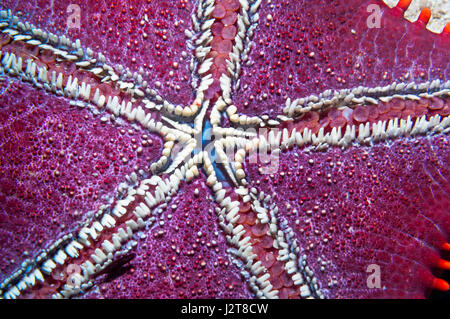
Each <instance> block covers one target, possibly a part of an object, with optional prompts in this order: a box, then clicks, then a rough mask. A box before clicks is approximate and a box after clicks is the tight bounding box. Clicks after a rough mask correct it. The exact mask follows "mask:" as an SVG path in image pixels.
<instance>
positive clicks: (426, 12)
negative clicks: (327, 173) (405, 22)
mask: <svg viewBox="0 0 450 319" xmlns="http://www.w3.org/2000/svg"><path fill="white" fill-rule="evenodd" d="M430 18H431V10H430V8H423V9H422V11H421V12H420V15H419V18H418V19H417V21H416V23H421V24H423V25H424V26H426V25H427V24H428V21H430Z"/></svg>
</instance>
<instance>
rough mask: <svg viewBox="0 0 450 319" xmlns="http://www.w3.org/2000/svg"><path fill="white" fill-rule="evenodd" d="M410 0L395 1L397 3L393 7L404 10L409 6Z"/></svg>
mask: <svg viewBox="0 0 450 319" xmlns="http://www.w3.org/2000/svg"><path fill="white" fill-rule="evenodd" d="M411 1H412V0H400V1H399V2H398V3H397V5H396V6H395V8H398V9H400V10H402V11H406V10H407V9H408V8H409V6H410V4H411Z"/></svg>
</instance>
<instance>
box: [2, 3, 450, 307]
mask: <svg viewBox="0 0 450 319" xmlns="http://www.w3.org/2000/svg"><path fill="white" fill-rule="evenodd" d="M373 2H374V1H369V0H351V1H348V0H336V1H333V4H332V5H330V4H329V1H325V0H317V1H306V0H304V1H301V0H299V1H288V2H287V1H278V0H274V1H271V4H270V5H269V4H267V3H266V2H265V1H263V3H262V4H261V7H260V8H259V17H260V21H259V23H258V26H257V27H256V29H255V31H254V36H253V38H252V40H251V42H252V49H251V50H250V52H249V56H248V61H249V63H247V64H245V63H243V64H242V70H241V74H240V86H239V88H238V89H236V90H234V91H233V92H232V100H233V104H234V105H236V108H237V113H239V114H245V115H247V116H262V115H267V116H269V117H270V118H275V117H276V116H277V115H280V114H282V113H283V109H284V107H285V104H286V99H287V98H288V97H289V98H290V99H292V100H295V99H297V98H302V97H305V96H309V95H312V94H315V95H318V94H320V93H321V92H323V91H325V90H328V89H330V90H341V89H346V88H355V87H358V86H364V87H382V86H385V85H389V84H391V83H392V82H394V81H398V82H409V81H415V82H417V83H419V82H426V81H432V80H436V79H439V80H441V82H445V81H447V80H449V75H450V74H449V72H450V68H449V64H448V56H449V53H450V40H449V35H448V34H444V33H443V34H434V33H431V32H430V31H428V30H426V29H425V28H424V26H423V25H421V24H420V22H419V23H415V24H412V23H410V22H408V21H406V20H405V19H403V17H402V16H401V14H400V13H401V11H400V10H398V9H389V8H388V7H387V6H386V5H384V4H383V3H382V2H381V1H379V2H377V3H378V4H379V6H380V9H381V11H380V13H381V17H382V18H381V27H380V28H368V27H367V19H368V17H369V15H370V12H368V11H367V7H368V5H369V4H372V3H373ZM52 3H53V5H52V6H51V5H50V4H48V1H38V2H37V5H36V6H35V5H34V3H33V2H30V1H22V0H14V1H12V0H4V1H2V3H1V4H0V9H2V10H3V9H11V11H12V12H13V14H15V15H18V16H19V17H20V18H21V19H23V20H26V21H28V22H30V23H32V24H34V25H35V26H37V27H39V28H41V29H43V30H46V31H48V32H53V33H55V34H57V35H63V34H65V35H66V36H67V37H69V38H71V39H80V41H81V43H82V47H83V48H87V47H89V48H91V49H92V50H93V51H95V52H102V53H103V54H104V55H105V56H106V61H107V62H108V63H109V64H110V65H112V66H113V67H115V66H117V65H119V64H120V65H123V66H125V67H127V68H129V70H130V72H131V73H134V72H139V71H140V69H142V70H143V72H142V73H141V74H142V80H144V81H147V83H148V87H151V88H153V87H155V88H157V90H158V94H160V95H161V96H162V97H164V99H167V100H168V101H170V102H172V103H174V104H175V105H178V104H181V105H190V104H191V103H192V102H193V101H194V99H195V91H194V90H193V89H192V87H191V81H192V80H193V76H192V75H191V73H192V72H191V71H190V69H189V61H190V58H191V56H192V55H193V50H192V48H191V47H189V46H188V42H187V41H186V36H185V30H191V29H192V21H191V14H195V12H196V10H197V5H198V3H197V2H193V1H168V0H158V1H145V2H144V1H142V2H141V1H106V0H103V1H90V0H83V1H79V3H78V5H79V7H80V9H81V12H82V14H81V20H80V23H81V24H80V28H79V29H68V28H67V23H66V21H67V18H68V15H69V14H68V13H67V11H66V10H67V6H68V3H67V1H63V0H58V1H52ZM144 16H146V18H145V19H144ZM141 21H145V22H144V23H141ZM0 40H1V39H0ZM0 43H1V42H0ZM0 47H1V46H0ZM194 80H197V79H194ZM0 92H1V94H0V123H2V124H1V125H0V257H1V263H0V282H1V281H3V280H5V279H7V278H8V276H10V275H11V274H12V273H13V272H14V271H16V270H17V269H18V268H20V266H21V263H22V262H23V261H24V260H25V259H30V258H31V259H32V258H35V257H36V256H37V255H38V254H39V253H40V252H41V251H42V250H43V249H48V248H49V247H50V246H51V244H52V243H54V242H55V241H56V240H57V239H58V238H61V237H63V236H64V235H66V234H69V233H76V232H77V231H79V230H80V229H81V227H83V225H84V224H85V223H86V222H88V221H92V220H93V218H94V215H95V212H96V211H98V210H99V209H100V208H101V207H102V206H104V205H106V206H111V205H112V204H114V203H115V200H116V199H117V196H116V195H117V194H118V193H119V185H120V183H122V182H124V181H125V180H126V176H128V175H130V174H132V173H133V172H137V171H139V170H140V169H142V170H144V171H145V173H146V174H147V175H146V176H147V178H150V177H151V174H152V173H151V170H150V166H151V164H152V163H154V162H156V161H158V159H159V158H160V157H161V154H162V151H163V146H164V139H163V137H162V136H160V135H159V134H157V133H154V132H149V131H146V130H144V129H142V128H141V127H137V126H136V125H133V124H131V123H129V122H128V121H126V120H123V119H119V120H117V121H113V120H112V119H111V118H106V119H105V118H103V117H102V114H95V112H94V113H93V112H91V110H89V109H86V108H78V107H76V106H73V105H70V104H69V102H68V100H67V99H66V98H64V97H59V96H56V95H54V94H52V93H50V92H48V91H45V90H38V89H36V88H35V87H33V86H32V85H31V84H29V83H25V82H21V81H19V80H18V79H17V78H13V77H9V76H6V75H5V76H4V75H2V76H1V77H0ZM444 105H445V106H444V107H443V108H442V111H436V112H438V113H432V115H434V114H441V115H443V116H444V115H448V114H445V112H447V111H448V109H449V103H448V99H447V100H444ZM439 112H441V113H439ZM209 114H210V113H209V112H208V113H207V116H209ZM388 114H390V113H388ZM157 116H160V115H159V114H158V115H157ZM327 116H328V115H327V113H326V114H325V115H323V114H320V119H321V120H323V119H324V118H326V117H327ZM354 116H356V115H354ZM386 116H388V115H386ZM391 116H392V114H391ZM354 121H356V120H354ZM223 122H224V123H225V124H229V123H230V122H229V121H228V119H225V120H224V121H223ZM350 122H351V121H350V120H349V124H351V123H350ZM320 123H321V124H320V125H324V126H326V125H327V124H323V123H324V122H322V121H321V122H320ZM327 123H328V122H327ZM293 125H294V126H295V125H297V122H296V123H295V124H293ZM231 126H236V125H235V124H231ZM317 129H318V126H317ZM279 164H280V165H279V168H278V170H277V172H274V173H273V174H270V175H262V174H261V173H260V171H259V168H260V167H261V164H254V163H250V162H249V160H248V158H247V159H246V160H245V161H244V163H243V170H244V172H245V175H246V178H247V181H248V184H249V187H254V188H255V189H256V190H257V191H258V192H261V191H262V192H264V193H265V194H270V195H271V201H272V203H275V204H276V205H277V207H278V209H279V216H280V222H285V223H286V224H287V225H288V226H289V227H290V228H291V229H292V230H293V234H294V239H295V240H296V241H297V244H298V246H299V247H300V251H301V252H302V253H303V252H304V253H306V254H307V263H308V265H309V267H311V269H312V271H313V272H314V275H315V277H316V279H317V283H318V286H319V287H321V293H322V294H323V296H324V297H327V298H424V297H427V296H428V295H429V293H430V291H431V290H432V289H433V288H439V287H441V288H442V282H439V283H440V284H441V286H439V285H438V284H437V281H436V280H437V278H439V277H440V275H441V273H442V268H443V267H441V266H439V265H441V264H439V262H441V261H442V260H443V259H445V258H446V256H445V254H446V253H448V252H444V251H443V249H442V248H443V245H445V243H448V242H449V241H450V211H449V207H450V196H449V194H450V186H449V182H448V180H449V178H450V171H449V167H450V150H449V140H448V136H447V135H446V134H438V135H433V136H425V137H423V136H418V137H414V138H410V137H401V138H398V139H396V140H394V141H390V142H381V143H378V144H374V145H370V146H367V145H366V146H360V145H350V146H349V147H347V148H345V149H341V148H338V147H336V148H334V147H330V148H328V149H327V150H325V151H321V152H313V151H311V150H310V149H308V148H307V147H298V146H294V147H293V148H290V149H288V150H283V151H282V152H281V153H280V159H279ZM199 171H200V173H199V176H198V177H196V178H195V179H194V180H192V181H189V182H188V181H181V184H180V186H179V189H178V191H177V193H176V194H175V195H174V196H172V198H171V199H170V200H169V201H168V202H167V203H166V204H165V205H164V207H159V208H156V209H155V210H156V214H155V218H156V219H155V222H154V223H153V224H151V225H147V226H145V227H144V228H143V229H141V230H139V231H138V232H136V233H134V234H133V238H132V239H133V244H129V246H128V248H129V251H128V252H127V254H126V255H125V256H123V257H122V259H117V260H115V261H114V262H113V264H112V265H111V266H110V267H108V268H106V269H105V270H104V271H102V272H101V273H99V274H97V275H95V276H94V277H93V278H91V280H92V284H93V285H92V287H90V288H89V289H87V290H86V291H84V293H82V294H80V295H78V297H81V298H245V299H246V298H254V297H256V296H257V294H256V293H255V292H254V291H253V290H252V289H251V287H250V284H249V280H248V278H245V276H243V275H242V274H241V268H240V266H238V265H237V263H236V262H235V260H234V257H233V256H231V254H230V252H229V250H230V248H231V245H230V244H229V243H228V242H227V237H226V234H225V232H224V231H223V229H222V228H221V227H220V225H219V218H218V215H217V212H216V208H218V207H219V205H218V204H217V202H216V201H215V200H214V191H212V189H211V188H210V187H208V185H207V182H206V181H207V176H206V173H205V169H200V168H199ZM223 184H224V186H225V187H230V186H229V185H227V183H225V182H224V183H223ZM230 184H231V183H230ZM87 258H89V256H86V255H81V256H80V258H79V259H80V260H81V261H82V260H86V259H87ZM81 261H78V262H75V263H76V264H78V265H79V264H81ZM371 264H376V265H379V266H380V267H381V270H382V287H381V288H379V289H370V288H368V287H367V284H366V278H367V276H368V273H367V271H366V270H367V266H368V265H371ZM271 274H272V273H271ZM50 277H51V278H50ZM45 279H46V283H45V284H43V285H42V286H40V288H39V289H38V288H36V289H34V288H33V289H29V290H28V291H26V293H24V294H23V295H22V297H26V298H49V297H51V295H52V293H54V292H55V291H57V290H58V289H61V287H62V285H63V280H62V279H61V278H59V277H58V276H57V275H52V276H49V278H47V277H46V278H45ZM292 286H293V284H292V282H291V281H287V282H286V283H285V285H284V286H283V287H284V288H282V289H280V291H282V292H280V293H282V295H281V296H282V297H288V296H291V297H298V296H297V295H293V294H291V290H290V289H291V288H292ZM438 286H439V287H438ZM444 286H445V285H444ZM280 287H281V286H280ZM444 288H445V287H444Z"/></svg>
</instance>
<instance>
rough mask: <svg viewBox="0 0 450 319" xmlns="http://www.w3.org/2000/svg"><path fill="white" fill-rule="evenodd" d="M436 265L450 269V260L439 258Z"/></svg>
mask: <svg viewBox="0 0 450 319" xmlns="http://www.w3.org/2000/svg"><path fill="white" fill-rule="evenodd" d="M436 267H437V268H440V269H444V270H450V261H447V260H444V259H439V260H438V261H437V263H436Z"/></svg>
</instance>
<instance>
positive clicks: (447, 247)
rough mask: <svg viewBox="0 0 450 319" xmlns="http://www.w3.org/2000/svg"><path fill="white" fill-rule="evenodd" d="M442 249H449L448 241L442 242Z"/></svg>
mask: <svg viewBox="0 0 450 319" xmlns="http://www.w3.org/2000/svg"><path fill="white" fill-rule="evenodd" d="M442 249H443V250H445V251H450V243H443V244H442Z"/></svg>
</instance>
